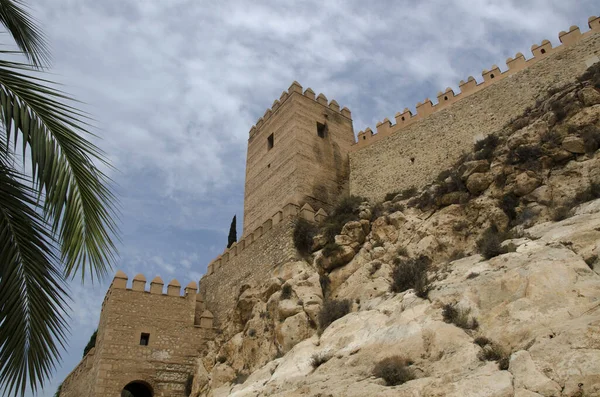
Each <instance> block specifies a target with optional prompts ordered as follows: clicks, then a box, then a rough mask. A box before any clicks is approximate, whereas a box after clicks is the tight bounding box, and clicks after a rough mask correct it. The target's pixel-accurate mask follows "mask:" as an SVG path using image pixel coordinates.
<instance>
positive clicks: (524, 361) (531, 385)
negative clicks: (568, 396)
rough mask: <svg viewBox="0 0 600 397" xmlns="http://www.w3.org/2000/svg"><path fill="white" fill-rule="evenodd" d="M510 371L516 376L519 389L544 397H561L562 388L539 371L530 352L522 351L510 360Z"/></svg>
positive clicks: (516, 385)
mask: <svg viewBox="0 0 600 397" xmlns="http://www.w3.org/2000/svg"><path fill="white" fill-rule="evenodd" d="M508 370H509V371H510V372H511V373H512V374H513V376H514V385H515V387H517V388H523V389H527V390H529V391H532V392H536V393H539V394H541V395H543V396H552V397H559V396H560V395H561V387H560V385H559V384H558V383H556V382H554V381H553V380H551V379H549V378H548V377H547V376H546V375H544V374H543V373H542V372H540V371H538V369H537V368H536V365H535V363H534V362H533V360H532V359H531V355H530V354H529V352H528V351H525V350H521V351H518V352H516V353H513V355H512V356H511V358H510V366H509V368H508Z"/></svg>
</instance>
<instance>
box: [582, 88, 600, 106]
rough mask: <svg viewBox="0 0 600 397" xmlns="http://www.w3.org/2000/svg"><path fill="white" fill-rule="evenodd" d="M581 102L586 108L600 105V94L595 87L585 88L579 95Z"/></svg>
mask: <svg viewBox="0 0 600 397" xmlns="http://www.w3.org/2000/svg"><path fill="white" fill-rule="evenodd" d="M578 96H579V100H580V101H581V102H583V104H584V105H585V106H593V105H597V104H599V103H600V92H598V90H597V89H595V88H593V87H584V88H582V89H581V90H580V91H579V93H578Z"/></svg>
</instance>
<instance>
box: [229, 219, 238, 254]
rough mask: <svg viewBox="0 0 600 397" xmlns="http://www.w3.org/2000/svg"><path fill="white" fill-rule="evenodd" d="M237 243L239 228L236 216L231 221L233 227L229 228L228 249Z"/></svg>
mask: <svg viewBox="0 0 600 397" xmlns="http://www.w3.org/2000/svg"><path fill="white" fill-rule="evenodd" d="M236 241H237V228H236V225H235V215H234V216H233V219H232V220H231V226H229V237H227V248H229V247H231V246H232V245H233V243H235V242H236Z"/></svg>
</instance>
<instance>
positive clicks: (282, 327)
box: [275, 312, 314, 353]
mask: <svg viewBox="0 0 600 397" xmlns="http://www.w3.org/2000/svg"><path fill="white" fill-rule="evenodd" d="M313 333H314V330H313V329H311V328H310V326H309V318H308V316H307V315H306V313H304V312H301V313H298V314H296V315H295V316H292V317H288V318H286V319H285V321H284V322H283V323H280V324H278V325H277V327H276V328H275V337H276V338H277V343H278V344H279V347H280V349H281V351H282V352H284V353H287V352H288V351H290V350H291V349H292V347H294V346H295V345H296V344H298V343H299V342H302V341H303V340H304V339H306V338H308V337H310V336H311V335H312V334H313Z"/></svg>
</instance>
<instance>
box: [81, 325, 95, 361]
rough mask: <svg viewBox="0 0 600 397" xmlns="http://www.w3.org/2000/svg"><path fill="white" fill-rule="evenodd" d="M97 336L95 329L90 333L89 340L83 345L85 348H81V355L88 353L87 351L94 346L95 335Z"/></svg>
mask: <svg viewBox="0 0 600 397" xmlns="http://www.w3.org/2000/svg"><path fill="white" fill-rule="evenodd" d="M97 336H98V330H95V331H94V333H93V334H92V336H91V337H90V340H89V341H88V343H87V345H85V348H84V349H83V357H85V355H86V354H88V352H89V351H90V350H92V348H94V347H95V346H96V337H97Z"/></svg>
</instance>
